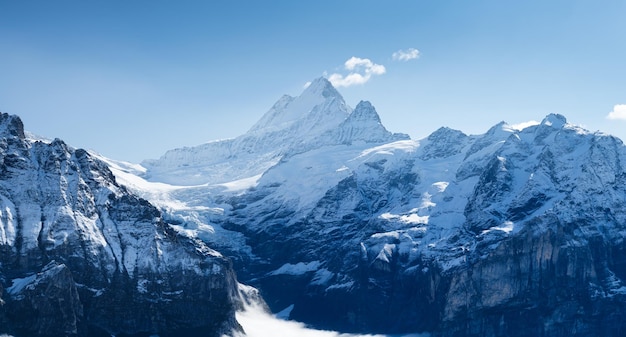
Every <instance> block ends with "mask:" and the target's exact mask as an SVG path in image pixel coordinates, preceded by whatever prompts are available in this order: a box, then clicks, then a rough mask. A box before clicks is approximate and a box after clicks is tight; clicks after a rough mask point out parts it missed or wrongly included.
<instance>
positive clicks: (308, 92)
mask: <svg viewBox="0 0 626 337" xmlns="http://www.w3.org/2000/svg"><path fill="white" fill-rule="evenodd" d="M301 96H321V97H324V98H330V97H341V94H339V92H338V91H337V89H335V87H333V85H332V84H331V83H330V81H328V80H327V79H326V78H324V77H318V78H316V79H314V80H313V81H311V84H310V85H309V86H308V87H306V89H304V92H302V95H301Z"/></svg>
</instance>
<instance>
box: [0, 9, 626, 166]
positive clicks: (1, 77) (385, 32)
mask: <svg viewBox="0 0 626 337" xmlns="http://www.w3.org/2000/svg"><path fill="white" fill-rule="evenodd" d="M411 49H416V50H419V57H417V58H413V59H410V60H400V59H398V57H395V58H394V56H393V54H394V53H397V52H398V51H403V52H408V51H409V50H411ZM409 54H410V53H409ZM396 55H398V54H396ZM407 55H408V54H407ZM353 57H354V59H353ZM407 58H408V57H407ZM350 59H352V62H351V63H349V64H352V65H354V69H353V71H351V70H349V69H346V66H345V65H346V62H347V61H348V60H350ZM625 60H626V2H625V1H610V0H609V1H576V0H569V1H556V0H555V1H549V0H548V1H546V0H543V1H534V0H531V1H495V0H494V1H483V0H477V1H445V0H442V1H435V0H430V1H420V0H414V1H350V0H343V1H325V0H323V1H273V2H261V1H237V0H235V1H219V0H216V1H165V0H156V1H155V0H153V1H115V0H108V1H70V0H59V1H8V0H6V1H2V0H0V111H2V112H9V113H12V114H17V115H20V116H21V117H22V119H23V121H24V123H25V125H26V129H27V130H29V131H32V132H34V133H37V134H40V135H42V136H46V137H50V138H54V137H58V138H62V139H64V140H66V141H67V142H68V143H69V144H71V145H72V146H75V147H83V148H88V149H94V150H96V151H98V152H100V153H102V154H103V155H105V156H108V157H111V158H114V159H121V160H128V161H133V162H139V161H141V160H142V159H147V158H156V157H159V156H160V155H161V154H163V153H164V152H165V151H166V150H168V149H171V148H175V147H181V146H194V145H199V144H201V143H203V142H206V141H209V140H213V139H221V138H229V137H235V136H238V135H239V134H241V133H243V132H245V131H246V130H247V129H248V128H250V127H251V126H252V125H253V124H254V122H256V120H258V119H259V118H260V117H261V116H262V114H263V113H264V112H265V111H267V110H268V109H269V108H270V107H271V105H272V104H273V103H274V102H275V101H276V100H277V99H278V98H280V96H282V95H283V94H291V95H297V94H299V93H300V92H301V91H302V89H303V86H304V84H305V83H306V82H307V81H310V80H312V79H314V78H317V77H319V76H322V75H326V76H327V77H329V78H331V77H332V76H333V74H337V75H336V76H335V77H333V78H334V79H335V83H341V81H340V80H341V79H342V78H343V79H345V77H346V76H348V75H349V74H350V73H351V72H354V71H356V72H357V73H358V74H360V75H361V76H362V77H361V78H360V82H361V83H357V84H353V85H348V86H341V87H339V91H340V92H341V93H342V94H343V95H344V98H346V100H347V102H348V104H349V105H351V106H353V107H354V106H355V105H356V104H357V103H358V101H359V100H369V101H371V102H372V104H373V105H374V106H375V107H376V109H377V111H378V112H379V114H380V116H381V119H382V121H383V123H384V124H385V125H386V126H387V128H388V129H390V130H391V131H394V132H405V133H409V134H410V135H411V136H412V137H413V138H422V137H425V136H427V135H428V134H430V133H431V132H433V131H434V130H436V129H437V128H438V127H440V126H448V127H452V128H455V129H459V130H462V131H464V132H465V133H468V134H477V133H483V132H485V131H486V130H487V129H488V128H489V127H490V126H492V125H494V124H496V123H498V122H500V121H502V120H504V121H507V122H509V123H511V124H515V123H520V122H524V121H528V120H541V119H542V118H543V117H544V116H545V115H547V114H549V113H561V114H563V115H565V116H566V117H567V118H568V121H569V122H570V123H574V124H579V125H582V126H584V127H586V128H588V129H590V130H601V131H604V132H607V133H611V134H614V135H616V136H618V137H620V138H622V139H624V140H626V106H623V105H625V104H626V61H625ZM380 67H383V68H384V71H383V69H381V68H380ZM367 74H369V75H367ZM339 76H341V77H339ZM353 79H354V77H353ZM357 79H359V78H357ZM356 82H359V81H356ZM351 83H354V81H353V82H351ZM344 84H349V83H348V82H345V83H344ZM612 111H613V112H614V114H613V116H614V117H616V118H613V119H608V118H607V116H608V115H609V113H610V112H612ZM619 117H623V119H620V118H619Z"/></svg>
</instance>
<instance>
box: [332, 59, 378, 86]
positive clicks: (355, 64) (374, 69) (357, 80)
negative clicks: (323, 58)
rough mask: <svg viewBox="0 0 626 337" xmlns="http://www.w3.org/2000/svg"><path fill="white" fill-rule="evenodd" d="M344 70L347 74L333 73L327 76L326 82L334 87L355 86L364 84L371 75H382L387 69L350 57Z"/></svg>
mask: <svg viewBox="0 0 626 337" xmlns="http://www.w3.org/2000/svg"><path fill="white" fill-rule="evenodd" d="M344 69H345V70H347V71H348V74H346V75H344V74H340V73H333V74H330V76H328V80H329V81H330V83H332V84H333V86H335V87H349V86H352V85H357V84H364V83H367V81H369V80H370V79H371V78H372V76H373V75H382V74H384V73H385V72H386V71H387V69H385V66H383V65H382V64H376V63H374V62H372V61H371V60H370V59H362V58H359V57H355V56H353V57H351V58H350V59H348V60H347V61H346V62H345V63H344Z"/></svg>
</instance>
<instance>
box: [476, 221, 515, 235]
mask: <svg viewBox="0 0 626 337" xmlns="http://www.w3.org/2000/svg"><path fill="white" fill-rule="evenodd" d="M513 229H515V224H514V223H513V222H512V221H505V222H504V223H503V224H502V225H501V226H496V227H491V228H489V229H485V230H484V231H482V233H481V234H487V233H489V232H491V231H501V232H505V233H507V234H509V233H511V232H512V231H513Z"/></svg>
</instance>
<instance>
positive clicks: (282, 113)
mask: <svg viewBox="0 0 626 337" xmlns="http://www.w3.org/2000/svg"><path fill="white" fill-rule="evenodd" d="M329 110H330V112H332V113H334V114H330V115H329V114H327V115H328V116H323V115H324V113H326V112H329ZM349 113H350V109H349V108H348V107H347V105H346V103H345V101H344V99H343V97H342V96H341V94H340V93H339V92H338V91H337V89H335V88H334V87H333V85H332V84H331V83H330V82H329V81H328V80H327V79H325V78H323V77H320V78H318V79H316V80H314V81H313V82H311V84H310V85H309V86H308V87H307V88H306V89H304V91H303V92H302V94H300V96H297V97H291V96H289V95H284V96H283V97H281V98H280V99H279V100H278V101H277V102H276V103H275V104H274V105H273V106H272V108H271V109H270V110H269V111H268V112H267V113H265V115H263V117H261V119H260V120H259V121H258V122H257V123H256V124H254V126H252V128H250V131H249V132H267V131H275V130H278V129H284V128H288V127H290V126H291V125H292V124H294V123H295V122H297V121H298V120H303V119H309V122H311V120H312V119H316V120H317V121H318V122H320V121H321V122H323V121H322V120H321V119H322V118H320V117H324V120H328V119H331V120H332V119H334V118H332V117H335V118H337V119H339V118H341V119H343V118H345V117H346V115H347V114H349ZM311 114H322V116H310V115H311ZM333 115H335V116H333Z"/></svg>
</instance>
